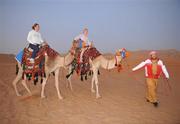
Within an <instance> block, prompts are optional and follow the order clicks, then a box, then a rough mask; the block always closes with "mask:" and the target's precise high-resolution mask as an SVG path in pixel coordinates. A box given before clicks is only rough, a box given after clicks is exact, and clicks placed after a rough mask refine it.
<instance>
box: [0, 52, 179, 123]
mask: <svg viewBox="0 0 180 124" xmlns="http://www.w3.org/2000/svg"><path fill="white" fill-rule="evenodd" d="M158 52H159V57H160V58H161V59H162V60H163V61H164V64H165V65H166V67H167V69H168V71H169V74H170V80H169V82H170V83H171V86H172V91H170V90H169V89H168V87H167V85H166V82H165V80H164V79H163V78H161V79H160V80H159V85H158V86H159V87H158V98H159V101H160V105H159V107H158V108H155V107H154V106H153V105H152V104H150V103H147V102H146V100H145V91H146V85H145V78H144V70H143V69H142V70H140V71H138V72H136V73H132V72H131V68H132V67H134V66H135V65H137V64H139V63H140V62H141V61H142V60H145V59H146V58H147V56H148V51H146V50H143V51H135V52H131V54H130V57H129V58H127V60H126V61H123V70H122V71H121V72H120V73H118V72H117V70H116V69H114V70H110V71H108V70H103V69H101V70H100V72H101V74H100V75H99V82H100V94H101V96H102V98H101V99H96V98H95V95H94V94H92V93H91V92H90V82H91V78H90V77H89V78H88V80H87V81H83V82H81V81H80V77H78V76H77V75H76V74H74V75H73V77H72V84H73V89H74V90H73V91H71V90H70V89H68V88H67V87H66V83H67V80H66V79H65V74H66V70H64V69H61V71H60V75H59V77H60V80H59V81H60V89H61V92H62V94H63V97H64V99H63V100H59V99H58V97H57V93H56V90H55V86H54V77H53V76H50V78H49V80H48V83H47V86H46V89H45V94H46V96H47V98H45V99H41V98H40V90H41V84H40V83H38V84H37V85H36V86H34V85H33V83H32V82H27V84H28V86H29V87H30V89H31V91H32V93H33V95H32V96H31V97H30V96H28V93H27V92H26V90H25V89H24V87H23V86H22V84H21V83H18V90H19V91H20V93H21V94H22V96H20V97H17V96H16V95H15V91H14V89H13V86H12V81H13V79H14V78H15V76H16V75H15V65H16V61H15V60H14V56H13V55H7V54H0V124H180V52H179V51H177V50H161V51H158ZM106 56H107V57H108V58H111V57H113V56H112V55H111V54H107V55H106Z"/></svg>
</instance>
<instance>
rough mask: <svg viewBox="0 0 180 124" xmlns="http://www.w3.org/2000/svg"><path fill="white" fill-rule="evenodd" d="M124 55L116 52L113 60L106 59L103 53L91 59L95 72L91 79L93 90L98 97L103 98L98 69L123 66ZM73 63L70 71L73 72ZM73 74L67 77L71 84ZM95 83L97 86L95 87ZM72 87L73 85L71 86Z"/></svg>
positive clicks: (92, 68)
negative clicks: (100, 90) (100, 91)
mask: <svg viewBox="0 0 180 124" xmlns="http://www.w3.org/2000/svg"><path fill="white" fill-rule="evenodd" d="M121 61H122V56H121V55H120V54H119V52H117V53H116V55H115V57H114V58H113V59H111V60H108V59H106V58H105V57H104V56H103V55H100V56H98V57H97V58H95V59H94V60H91V59H90V60H89V63H90V65H91V69H90V70H92V72H93V77H92V81H91V92H92V93H96V98H97V99H98V98H101V96H100V94H99V81H98V70H99V68H100V67H102V68H103V69H106V70H110V69H113V68H116V67H120V66H121ZM71 68H72V67H71V65H70V66H69V73H71ZM71 76H72V75H69V76H68V77H67V79H68V82H69V84H71ZM94 84H95V86H96V88H95V89H94ZM71 88H72V86H71Z"/></svg>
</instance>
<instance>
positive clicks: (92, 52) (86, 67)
mask: <svg viewBox="0 0 180 124" xmlns="http://www.w3.org/2000/svg"><path fill="white" fill-rule="evenodd" d="M80 55H81V51H79V52H78V55H77V58H76V59H77V60H78V66H77V68H76V72H78V73H80V74H81V75H85V74H87V72H88V71H90V64H89V59H91V60H94V59H96V58H97V57H98V56H100V55H101V53H100V52H99V51H98V50H97V49H96V48H95V47H91V48H87V49H86V50H85V51H84V54H83V56H82V61H83V62H82V63H79V60H80Z"/></svg>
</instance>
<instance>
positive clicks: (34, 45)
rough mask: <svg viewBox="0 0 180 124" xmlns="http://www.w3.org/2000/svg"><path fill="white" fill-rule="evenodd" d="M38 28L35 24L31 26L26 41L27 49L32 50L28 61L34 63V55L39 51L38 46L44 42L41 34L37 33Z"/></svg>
mask: <svg viewBox="0 0 180 124" xmlns="http://www.w3.org/2000/svg"><path fill="white" fill-rule="evenodd" d="M39 30H40V26H39V24H37V23H35V24H34V25H33V26H32V30H31V31H30V32H29V34H28V37H27V41H28V42H29V48H31V49H32V50H33V52H32V58H31V59H30V61H31V62H32V63H34V58H35V57H36V53H37V52H38V51H39V48H40V45H41V44H42V43H43V42H44V41H43V40H42V37H41V34H40V33H39Z"/></svg>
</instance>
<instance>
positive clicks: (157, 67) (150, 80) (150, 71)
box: [132, 51, 169, 107]
mask: <svg viewBox="0 0 180 124" xmlns="http://www.w3.org/2000/svg"><path fill="white" fill-rule="evenodd" d="M149 55H150V58H149V59H147V60H146V61H143V62H141V63H140V64H139V65H137V66H136V67H134V68H133V69H132V71H136V70H139V69H140V68H143V67H144V68H145V77H146V83H147V96H146V99H147V102H150V103H153V104H154V106H155V107H157V106H158V100H157V96H156V94H157V92H156V91H157V83H158V78H159V77H160V76H161V74H164V76H165V77H166V78H167V79H169V74H168V72H167V70H166V67H165V65H164V64H163V62H162V60H160V59H159V58H158V56H157V52H156V51H152V52H150V54H149Z"/></svg>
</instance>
